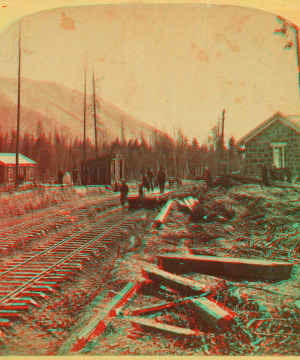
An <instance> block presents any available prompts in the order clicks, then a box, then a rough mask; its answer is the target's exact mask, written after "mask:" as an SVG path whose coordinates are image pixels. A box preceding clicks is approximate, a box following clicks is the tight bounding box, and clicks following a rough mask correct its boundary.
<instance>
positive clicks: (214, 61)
mask: <svg viewBox="0 0 300 360" xmlns="http://www.w3.org/2000/svg"><path fill="white" fill-rule="evenodd" d="M275 28H279V24H278V23H277V22H276V20H275V16H274V15H273V14H269V13H266V12H262V11H259V10H253V9H248V8H242V7H234V6H225V5H223V6H222V5H221V6H218V5H211V6H208V5H100V6H80V7H68V8H61V9H56V10H52V11H46V12H41V13H38V14H34V15H31V16H28V17H26V18H24V19H23V20H22V44H23V46H22V49H23V64H22V65H23V67H22V76H24V77H27V78H31V79H36V80H45V81H54V82H58V83H61V84H63V85H65V86H67V87H69V88H71V89H77V90H80V91H82V90H83V69H84V63H85V61H86V62H87V64H88V76H89V79H90V78H91V71H92V70H93V69H94V70H95V73H96V77H97V78H98V79H99V82H98V93H99V94H100V95H101V96H102V97H103V98H105V99H106V100H108V101H110V102H112V103H113V104H115V105H117V106H118V107H120V108H121V109H123V110H124V111H126V112H128V113H130V114H131V115H133V116H135V117H136V118H138V119H140V120H142V121H144V122H146V123H148V124H151V125H154V126H156V127H158V128H160V129H165V130H167V131H169V132H172V131H173V128H174V127H175V128H179V127H181V128H182V129H183V131H184V132H185V133H186V134H187V135H188V136H189V138H190V139H191V138H192V137H193V136H196V137H197V138H198V139H199V140H200V141H202V140H203V139H205V138H207V136H208V135H209V132H210V129H211V128H212V126H213V125H215V124H216V121H217V119H218V118H220V117H221V114H222V110H223V108H225V109H226V123H225V128H226V136H227V137H228V136H230V135H234V136H235V137H236V138H240V137H241V136H243V135H244V134H245V133H246V132H248V131H249V130H251V129H252V128H253V127H254V126H256V125H257V124H259V123H260V122H261V121H263V120H265V119H266V118H267V117H269V116H271V115H272V114H273V113H274V112H275V111H281V112H283V113H285V114H300V101H299V99H300V97H299V89H298V85H297V81H298V77H297V63H296V56H295V49H294V48H292V49H291V50H289V51H287V50H284V44H285V40H284V39H283V38H282V37H280V36H276V35H274V33H273V31H274V29H275ZM0 53H1V56H0V76H9V77H15V75H16V73H17V26H16V25H12V26H11V27H10V28H8V29H7V30H6V31H5V32H4V33H3V34H2V35H1V37H0ZM100 116H101V115H100Z"/></svg>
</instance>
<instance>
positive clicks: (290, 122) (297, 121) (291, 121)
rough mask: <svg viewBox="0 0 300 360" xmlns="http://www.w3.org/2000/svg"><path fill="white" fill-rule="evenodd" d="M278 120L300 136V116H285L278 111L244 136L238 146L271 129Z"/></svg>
mask: <svg viewBox="0 0 300 360" xmlns="http://www.w3.org/2000/svg"><path fill="white" fill-rule="evenodd" d="M277 120H279V121H281V122H282V123H283V124H285V125H286V126H288V127H290V128H291V129H293V130H294V131H296V132H298V133H299V134H300V115H283V114H282V113H281V112H279V111H277V112H276V113H275V114H273V115H272V116H271V117H269V118H268V119H267V120H265V121H263V122H262V123H260V124H259V125H258V126H256V127H255V128H254V129H253V130H251V131H250V132H248V133H247V134H246V135H245V136H243V137H242V138H241V139H240V140H239V141H238V144H239V145H244V144H245V143H246V142H248V141H249V140H251V139H252V138H254V137H255V136H257V135H258V134H259V133H261V132H262V131H263V130H265V129H266V128H267V127H269V126H270V125H271V124H273V123H274V122H275V121H277Z"/></svg>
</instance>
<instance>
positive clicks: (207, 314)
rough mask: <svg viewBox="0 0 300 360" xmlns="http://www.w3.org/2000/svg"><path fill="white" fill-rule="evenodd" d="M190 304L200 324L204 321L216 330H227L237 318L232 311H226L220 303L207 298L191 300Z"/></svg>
mask: <svg viewBox="0 0 300 360" xmlns="http://www.w3.org/2000/svg"><path fill="white" fill-rule="evenodd" d="M190 302H191V304H192V305H193V308H194V310H195V312H196V314H197V315H198V317H199V320H200V322H201V321H204V322H205V323H207V324H209V325H210V326H212V327H213V328H216V329H222V330H227V329H228V328H229V327H230V326H231V325H232V324H233V321H234V318H235V317H236V314H235V313H233V312H232V311H230V310H225V309H224V308H223V307H221V306H220V305H219V304H218V303H216V302H214V301H212V300H209V299H206V298H198V299H191V300H190Z"/></svg>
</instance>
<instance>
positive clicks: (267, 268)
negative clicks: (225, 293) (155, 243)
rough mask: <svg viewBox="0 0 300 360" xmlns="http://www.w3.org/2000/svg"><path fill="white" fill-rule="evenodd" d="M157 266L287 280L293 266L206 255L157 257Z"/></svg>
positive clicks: (185, 271)
mask: <svg viewBox="0 0 300 360" xmlns="http://www.w3.org/2000/svg"><path fill="white" fill-rule="evenodd" d="M157 262H158V265H159V266H161V267H162V268H163V269H165V270H167V271H171V272H174V273H188V272H200V273H204V274H210V275H225V276H232V277H238V278H246V279H248V278H249V279H251V278H254V279H264V280H269V279H271V280H273V279H274V280H275V279H287V278H289V276H290V274H291V271H292V269H293V266H294V264H293V263H288V262H280V261H270V260H259V259H245V258H232V257H217V256H206V255H185V256H182V255H158V256H157Z"/></svg>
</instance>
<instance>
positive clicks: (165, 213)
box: [154, 200, 174, 227]
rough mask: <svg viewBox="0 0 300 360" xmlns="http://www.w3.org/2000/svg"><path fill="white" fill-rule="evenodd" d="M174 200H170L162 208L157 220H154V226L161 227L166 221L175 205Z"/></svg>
mask: <svg viewBox="0 0 300 360" xmlns="http://www.w3.org/2000/svg"><path fill="white" fill-rule="evenodd" d="M173 203H174V202H173V200H169V201H168V202H167V203H166V205H165V206H164V207H163V208H162V210H161V211H160V212H159V214H158V215H157V216H156V218H155V220H154V226H156V227H159V226H161V225H162V224H164V223H165V221H166V219H167V217H168V215H169V213H170V211H171V208H172V206H173Z"/></svg>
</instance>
